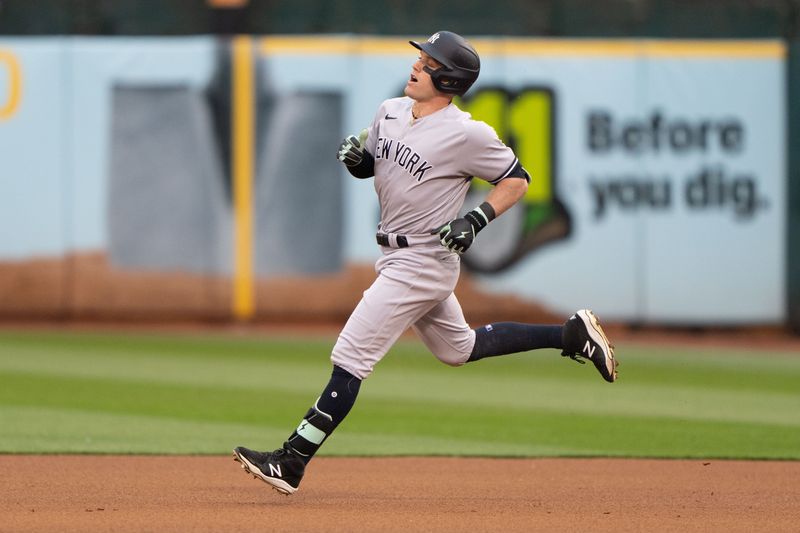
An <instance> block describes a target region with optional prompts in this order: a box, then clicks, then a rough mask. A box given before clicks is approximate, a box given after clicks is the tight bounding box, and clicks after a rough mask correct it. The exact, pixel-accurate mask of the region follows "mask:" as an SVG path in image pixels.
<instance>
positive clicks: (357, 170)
mask: <svg viewBox="0 0 800 533" xmlns="http://www.w3.org/2000/svg"><path fill="white" fill-rule="evenodd" d="M347 171H348V172H350V174H352V175H353V176H354V177H356V178H358V179H364V178H371V177H372V176H374V175H375V158H374V157H372V154H370V153H369V152H367V151H366V150H365V151H364V157H362V158H361V161H360V162H359V163H358V164H357V165H353V166H351V167H350V166H349V167H347Z"/></svg>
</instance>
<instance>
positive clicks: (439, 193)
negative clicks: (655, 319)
mask: <svg viewBox="0 0 800 533" xmlns="http://www.w3.org/2000/svg"><path fill="white" fill-rule="evenodd" d="M409 42H410V43H411V45H412V46H414V47H415V48H417V49H418V50H419V57H418V59H417V60H416V62H415V63H414V64H413V66H412V68H411V74H410V76H409V78H408V81H407V83H406V86H405V90H404V92H405V97H401V98H391V99H389V100H386V101H385V102H383V103H382V104H381V106H380V107H379V108H378V112H377V113H376V114H375V119H374V120H373V122H372V124H370V125H369V127H368V128H366V129H365V130H364V131H363V132H361V134H360V135H359V136H355V135H351V136H349V137H347V138H346V139H345V140H344V141H343V142H342V144H341V146H340V147H339V151H338V153H337V157H338V159H339V160H340V161H341V162H342V163H344V164H345V165H346V166H347V170H348V171H349V172H350V174H352V175H353V176H355V177H356V178H361V179H364V178H369V177H373V176H374V178H375V181H374V184H375V191H376V192H377V194H378V199H379V202H380V208H381V221H380V225H379V227H378V233H377V236H376V240H377V243H378V245H380V247H381V253H382V256H381V257H380V258H379V259H378V261H377V263H376V264H375V270H376V272H377V278H376V279H375V281H374V283H373V284H372V286H370V288H369V289H367V290H366V291H365V292H364V295H363V297H362V299H361V301H360V302H359V304H358V305H357V307H356V308H355V310H354V311H353V313H352V315H351V316H350V318H349V319H348V321H347V323H346V324H345V326H344V329H343V330H342V331H341V333H340V334H339V338H338V339H337V341H336V344H335V345H334V347H333V350H332V354H331V361H332V362H333V373H332V374H331V378H330V381H329V382H328V384H327V386H326V387H325V389H324V390H323V391H322V394H321V395H320V396H319V398H318V399H317V401H316V402H315V403H314V405H312V406H311V408H310V409H309V410H308V412H307V413H306V415H305V416H304V417H303V419H302V420H301V422H300V424H299V425H298V426H297V429H295V430H294V431H293V432H292V434H291V435H290V436H289V438H288V439H287V440H286V442H285V443H284V444H283V447H281V448H279V449H277V450H275V451H272V452H258V451H254V450H250V449H248V448H244V447H237V448H236V449H235V450H234V452H233V453H234V458H235V459H236V460H237V461H239V462H240V463H241V464H242V468H244V469H245V470H246V471H247V472H249V473H250V474H252V475H253V476H254V477H256V478H259V479H261V480H263V481H264V482H266V483H267V484H269V485H271V486H272V487H273V488H275V489H276V490H277V491H278V492H281V493H283V494H292V493H294V492H295V491H297V489H298V487H299V485H300V480H301V479H302V478H303V473H304V471H305V468H306V465H307V464H308V462H309V461H310V460H311V458H312V457H313V456H314V454H315V453H316V452H317V450H318V449H319V448H320V446H321V445H322V444H323V442H325V440H326V439H327V438H328V437H329V436H330V435H331V433H333V431H334V429H336V427H337V426H338V425H339V424H340V423H341V422H342V420H344V418H345V417H346V416H347V414H348V413H349V412H350V409H351V408H352V407H353V404H354V403H355V400H356V396H357V395H358V391H359V388H360V387H361V382H362V381H363V380H364V379H366V378H367V377H368V376H369V375H370V374H371V373H372V370H373V368H374V367H375V365H376V364H377V363H378V361H380V360H381V358H383V356H384V355H386V353H387V352H388V351H389V349H390V348H391V346H392V345H393V344H394V342H395V341H396V340H397V339H398V338H399V337H400V335H401V334H402V333H403V332H405V331H406V330H407V329H408V328H409V327H410V328H412V329H413V330H414V331H415V332H416V334H417V335H418V336H419V337H420V338H421V339H422V341H423V342H424V343H425V346H427V348H428V349H429V350H430V351H431V353H433V355H434V356H435V357H436V358H438V359H439V360H440V361H442V362H443V363H445V364H448V365H452V366H460V365H463V364H465V363H470V362H473V361H477V360H479V359H483V358H485V357H492V356H498V355H505V354H512V353H518V352H525V351H529V350H535V349H540V348H555V349H558V350H561V354H562V355H564V356H568V357H571V358H573V359H575V360H576V361H579V362H583V361H580V360H579V359H578V358H584V359H589V360H590V361H592V363H594V366H595V368H597V370H598V371H599V372H600V375H601V376H602V377H603V378H604V379H605V380H606V381H608V382H613V381H614V380H615V379H616V377H617V372H616V366H617V361H616V360H615V359H614V349H613V346H612V345H611V344H610V342H609V341H608V338H607V337H606V335H605V333H604V332H603V329H602V328H601V327H600V324H599V323H598V321H597V317H596V316H595V315H594V314H593V313H592V311H590V310H587V309H582V310H580V311H577V312H576V313H575V314H573V315H572V316H571V317H569V318H568V319H567V320H566V322H565V323H564V324H563V325H536V324H520V323H513V322H500V323H494V324H489V325H486V326H483V327H480V328H477V329H472V328H470V327H469V325H468V324H467V322H466V320H465V319H464V314H463V312H462V310H461V306H460V304H459V302H458V300H457V299H456V296H455V295H454V294H453V289H454V288H455V286H456V281H457V280H458V276H459V268H460V257H459V255H460V254H461V253H463V252H465V251H467V250H468V249H469V247H470V245H471V244H472V243H473V241H474V239H475V237H476V236H477V235H478V233H479V232H480V231H481V230H482V229H483V228H485V227H486V225H487V224H489V223H490V222H491V221H492V220H494V219H495V218H496V217H498V216H500V215H501V214H502V213H503V212H504V211H506V210H507V209H509V208H510V207H511V206H512V205H514V203H516V202H517V201H518V200H520V199H521V198H522V196H523V195H524V194H525V191H526V190H527V187H528V184H529V182H530V179H531V178H530V176H529V174H528V172H527V171H526V170H525V169H524V168H523V167H522V165H521V164H520V162H519V160H518V159H517V157H516V156H515V155H514V152H513V151H512V150H511V149H510V148H509V147H507V146H505V145H504V144H503V142H502V141H500V139H499V138H498V137H497V134H496V133H495V132H494V130H493V129H492V128H491V127H489V126H488V125H487V124H485V123H483V122H478V121H475V120H472V119H471V118H470V115H469V114H468V113H465V112H463V111H461V110H460V109H459V108H458V107H456V106H455V105H453V104H452V98H453V96H454V95H462V94H464V93H465V92H466V91H467V90H468V89H469V88H470V86H471V85H472V84H473V83H474V82H475V80H476V79H477V78H478V73H479V72H480V59H479V57H478V53H477V52H476V51H475V49H474V48H473V47H472V46H471V45H470V44H469V43H468V42H467V41H466V40H465V39H464V38H462V37H461V36H459V35H457V34H455V33H452V32H448V31H439V32H437V33H434V34H433V35H431V37H430V38H429V39H428V40H427V41H425V42H415V41H409ZM473 176H476V177H480V178H481V179H484V180H486V181H488V182H489V183H491V184H492V185H494V188H493V189H492V190H491V192H490V193H489V194H488V195H487V197H486V199H485V200H486V201H484V202H483V203H482V204H480V205H479V206H477V207H475V208H474V209H472V210H471V211H469V212H468V213H467V214H466V215H464V216H463V217H459V216H458V214H459V211H460V209H461V207H462V204H463V202H464V198H465V196H466V193H467V189H468V188H469V185H470V180H471V179H472V177H473Z"/></svg>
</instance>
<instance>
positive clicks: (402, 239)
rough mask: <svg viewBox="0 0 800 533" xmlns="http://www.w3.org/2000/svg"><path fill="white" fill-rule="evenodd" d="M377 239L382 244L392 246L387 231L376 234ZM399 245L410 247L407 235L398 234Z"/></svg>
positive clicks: (399, 246) (400, 246)
mask: <svg viewBox="0 0 800 533" xmlns="http://www.w3.org/2000/svg"><path fill="white" fill-rule="evenodd" d="M375 240H376V241H378V244H380V245H381V246H392V245H391V243H390V242H389V236H388V235H386V234H385V233H378V234H376V235H375ZM397 247H398V248H408V239H406V236H405V235H398V236H397Z"/></svg>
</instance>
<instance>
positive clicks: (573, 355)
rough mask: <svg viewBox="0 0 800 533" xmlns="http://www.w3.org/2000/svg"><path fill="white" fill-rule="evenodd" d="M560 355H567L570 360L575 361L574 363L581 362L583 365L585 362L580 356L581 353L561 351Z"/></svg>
mask: <svg viewBox="0 0 800 533" xmlns="http://www.w3.org/2000/svg"><path fill="white" fill-rule="evenodd" d="M561 355H562V356H564V357H569V358H570V359H572V360H573V361H575V362H576V363H580V364H582V365H585V364H586V361H584V360H583V359H582V357H583V356H582V355H581V354H579V353H567V352H561Z"/></svg>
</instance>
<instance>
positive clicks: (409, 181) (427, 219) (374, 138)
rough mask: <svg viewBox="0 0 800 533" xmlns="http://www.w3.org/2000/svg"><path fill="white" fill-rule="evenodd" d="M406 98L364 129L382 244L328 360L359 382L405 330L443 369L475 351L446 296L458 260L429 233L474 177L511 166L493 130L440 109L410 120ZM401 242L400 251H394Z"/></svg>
mask: <svg viewBox="0 0 800 533" xmlns="http://www.w3.org/2000/svg"><path fill="white" fill-rule="evenodd" d="M413 103H414V100H412V99H410V98H393V99H390V100H386V101H385V102H383V104H382V105H381V106H380V107H379V108H378V113H377V114H376V116H375V120H374V121H373V123H372V125H370V127H369V128H368V137H367V141H366V149H367V151H369V153H370V154H372V155H373V156H374V158H375V190H376V192H377V193H378V200H379V202H380V207H381V222H380V231H381V232H383V233H388V234H390V235H391V238H390V239H389V240H388V241H387V243H388V245H385V246H382V248H381V251H382V253H383V255H382V257H381V258H380V259H378V261H377V263H376V264H375V269H376V271H377V273H378V277H377V279H376V280H375V282H374V283H373V284H372V286H370V288H369V289H367V290H366V291H364V295H363V297H362V298H361V301H360V302H359V304H358V306H356V308H355V310H354V311H353V313H352V314H351V315H350V318H349V319H348V321H347V324H346V325H345V327H344V328H343V329H342V332H341V333H340V334H339V338H338V340H337V341H336V345H335V346H334V347H333V351H332V353H331V360H332V362H333V364H335V365H337V366H339V367H341V368H344V369H345V370H347V371H348V372H350V373H351V374H353V375H354V376H356V377H358V378H359V379H365V378H366V377H367V376H369V375H370V374H371V373H372V370H373V368H374V366H375V364H376V363H377V362H378V361H380V360H381V358H383V356H384V355H386V353H387V352H388V351H389V349H390V348H391V347H392V345H393V344H394V343H395V341H396V340H397V339H398V338H399V337H400V335H402V334H403V332H405V331H406V330H407V329H409V328H412V329H413V330H414V331H415V332H416V333H417V335H418V336H419V337H420V338H421V339H422V341H423V342H424V343H425V345H426V346H427V347H428V349H429V350H430V351H431V352H432V353H433V354H434V355H435V356H436V357H437V358H438V359H439V360H440V361H442V362H444V363H446V364H449V365H462V364H464V363H465V362H466V361H467V359H468V358H469V355H470V352H471V351H472V348H473V345H474V344H475V332H474V330H472V329H471V328H470V327H469V325H468V324H467V322H466V320H465V319H464V314H463V312H462V310H461V305H460V304H459V302H458V299H457V298H456V296H455V294H453V289H454V288H455V286H456V282H457V281H458V275H459V268H460V258H459V256H458V255H457V254H455V253H453V252H451V251H449V250H448V249H446V248H445V247H443V246H442V245H441V243H440V242H439V236H438V235H431V230H433V229H435V228H437V227H439V226H441V225H442V224H445V223H447V222H449V221H450V220H452V219H454V218H456V217H458V214H459V211H460V209H461V207H462V204H463V202H464V197H465V196H466V194H467V190H468V189H469V182H470V179H471V178H472V177H473V176H479V177H481V178H483V179H485V180H486V181H489V182H490V183H498V182H499V181H501V180H502V179H504V178H505V177H507V176H508V174H509V173H510V172H511V171H512V170H513V169H514V167H515V166H516V165H517V158H516V156H515V155H514V152H513V151H512V150H511V149H510V148H508V147H507V146H505V145H504V144H503V143H502V141H500V139H499V138H498V137H497V134H496V133H495V132H494V130H493V129H492V128H491V127H489V126H488V125H487V124H485V123H483V122H477V121H474V120H472V119H471V118H470V115H469V114H468V113H465V112H463V111H461V110H460V109H458V108H457V107H456V106H454V105H452V104H451V105H449V106H447V107H445V108H444V109H441V110H439V111H437V112H435V113H433V114H431V115H427V116H425V117H422V118H419V119H416V120H415V119H413V117H412V115H411V106H412V105H413ZM397 235H402V236H403V237H405V238H406V242H408V244H409V246H408V247H399V246H398V241H397Z"/></svg>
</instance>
